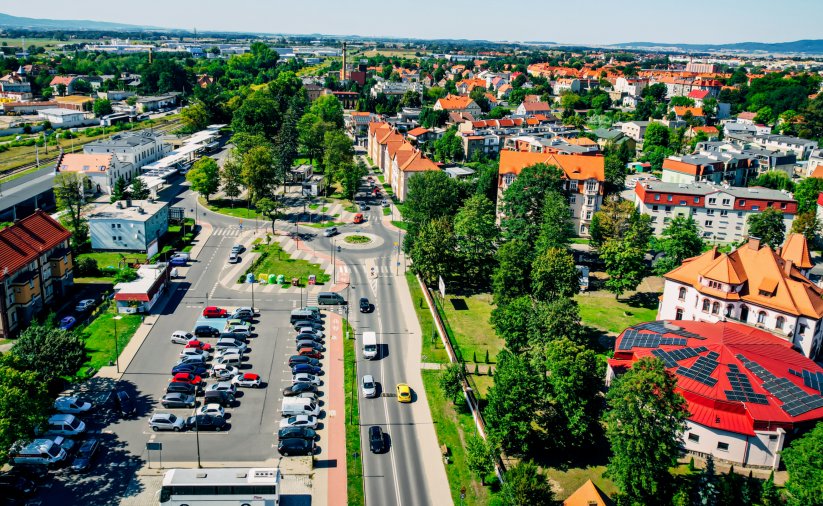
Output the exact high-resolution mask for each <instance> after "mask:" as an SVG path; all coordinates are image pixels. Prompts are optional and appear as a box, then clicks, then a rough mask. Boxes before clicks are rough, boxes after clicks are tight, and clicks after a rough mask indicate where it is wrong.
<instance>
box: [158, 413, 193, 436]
mask: <svg viewBox="0 0 823 506" xmlns="http://www.w3.org/2000/svg"><path fill="white" fill-rule="evenodd" d="M185 426H186V421H185V420H184V419H183V418H180V417H179V416H176V415H174V414H173V413H155V414H153V415H152V417H151V419H150V420H149V427H151V430H153V431H155V432H157V431H158V430H173V431H174V432H180V431H181V430H183V428H184V427H185Z"/></svg>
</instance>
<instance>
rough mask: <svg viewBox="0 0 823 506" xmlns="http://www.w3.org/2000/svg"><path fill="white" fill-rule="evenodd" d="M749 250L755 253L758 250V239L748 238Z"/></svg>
mask: <svg viewBox="0 0 823 506" xmlns="http://www.w3.org/2000/svg"><path fill="white" fill-rule="evenodd" d="M749 249H753V250H755V251H757V250H759V249H760V238H759V237H749Z"/></svg>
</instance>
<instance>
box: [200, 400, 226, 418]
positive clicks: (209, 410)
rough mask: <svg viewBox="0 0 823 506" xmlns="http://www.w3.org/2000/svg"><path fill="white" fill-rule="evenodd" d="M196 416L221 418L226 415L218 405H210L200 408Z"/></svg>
mask: <svg viewBox="0 0 823 506" xmlns="http://www.w3.org/2000/svg"><path fill="white" fill-rule="evenodd" d="M197 414H198V415H211V416H219V417H220V418H223V417H224V416H225V415H226V411H225V410H224V409H223V406H221V405H220V404H217V403H212V404H206V405H205V406H201V407H200V409H198V410H197Z"/></svg>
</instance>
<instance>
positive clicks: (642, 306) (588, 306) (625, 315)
mask: <svg viewBox="0 0 823 506" xmlns="http://www.w3.org/2000/svg"><path fill="white" fill-rule="evenodd" d="M652 295H654V296H655V297H656V294H652ZM574 299H575V300H576V301H577V302H578V303H579V304H580V316H581V317H582V319H583V323H584V324H586V325H588V326H591V327H595V328H598V329H601V330H605V331H607V332H613V333H615V334H619V333H620V332H622V331H623V330H625V328H626V327H629V326H631V325H637V324H638V323H642V322H647V321H652V320H654V319H655V318H656V317H657V305H656V304H655V305H654V306H653V307H649V306H651V305H652V304H651V301H649V302H637V301H633V300H632V298H629V299H625V298H624V299H621V300H620V301H618V300H616V299H615V298H614V294H611V293H609V292H606V291H597V292H587V293H581V294H578V295H575V297H574Z"/></svg>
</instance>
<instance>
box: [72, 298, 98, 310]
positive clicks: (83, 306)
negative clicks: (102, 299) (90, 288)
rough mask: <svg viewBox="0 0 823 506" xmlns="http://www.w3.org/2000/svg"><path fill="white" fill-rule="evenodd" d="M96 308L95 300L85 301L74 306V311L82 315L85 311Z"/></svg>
mask: <svg viewBox="0 0 823 506" xmlns="http://www.w3.org/2000/svg"><path fill="white" fill-rule="evenodd" d="M93 307H94V299H83V300H81V301H80V302H78V303H77V305H76V306H74V310H75V311H77V312H78V313H82V312H83V311H88V310H89V309H91V308H93Z"/></svg>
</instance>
